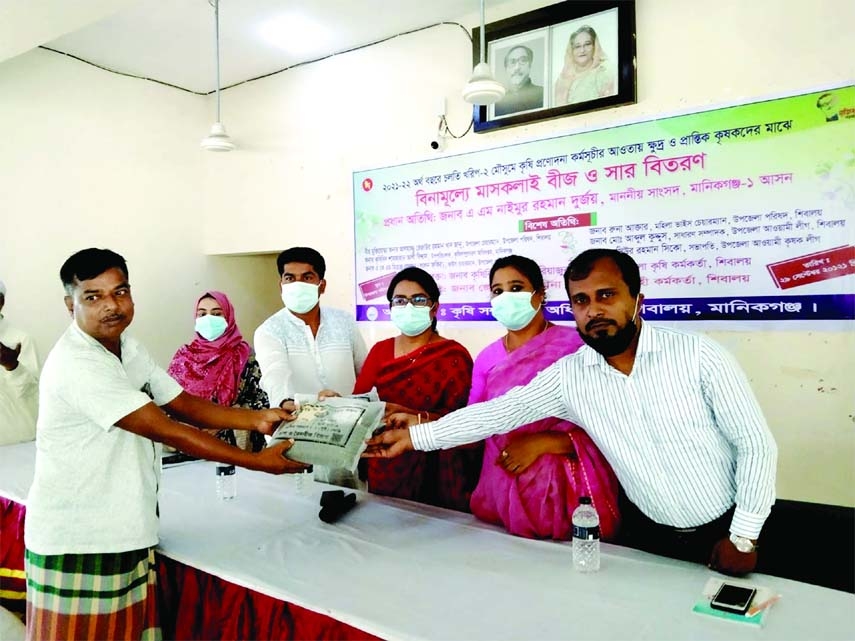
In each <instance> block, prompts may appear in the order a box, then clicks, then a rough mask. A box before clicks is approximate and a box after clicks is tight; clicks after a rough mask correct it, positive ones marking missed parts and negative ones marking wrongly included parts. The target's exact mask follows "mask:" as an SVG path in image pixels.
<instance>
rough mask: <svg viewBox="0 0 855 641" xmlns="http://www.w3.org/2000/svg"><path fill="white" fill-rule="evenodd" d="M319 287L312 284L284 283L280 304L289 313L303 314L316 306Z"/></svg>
mask: <svg viewBox="0 0 855 641" xmlns="http://www.w3.org/2000/svg"><path fill="white" fill-rule="evenodd" d="M319 287H320V286H319V285H313V284H312V283H301V282H299V281H298V282H296V283H284V284H283V285H282V302H283V303H284V304H285V307H287V308H288V310H289V311H292V312H294V313H295V314H305V313H306V312H308V311H309V310H311V309H312V308H313V307H314V306H315V305H317V304H318V296H319V295H320V294H319V293H318V288H319Z"/></svg>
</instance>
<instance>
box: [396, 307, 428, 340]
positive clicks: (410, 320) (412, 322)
mask: <svg viewBox="0 0 855 641" xmlns="http://www.w3.org/2000/svg"><path fill="white" fill-rule="evenodd" d="M431 309H432V308H430V307H415V306H414V305H413V304H412V303H407V304H406V305H405V306H404V307H393V308H392V311H391V315H392V322H393V323H394V324H395V327H397V328H398V329H399V330H401V333H402V334H405V335H407V336H418V335H419V334H421V333H422V332H423V331H425V330H426V329H427V328H428V327H430V326H431V324H432V323H433V319H432V318H431V317H430V310H431Z"/></svg>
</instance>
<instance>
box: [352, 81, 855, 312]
mask: <svg viewBox="0 0 855 641" xmlns="http://www.w3.org/2000/svg"><path fill="white" fill-rule="evenodd" d="M353 192H354V218H355V245H356V246H355V257H356V291H355V297H356V315H357V320H359V321H369V322H373V321H388V320H389V308H388V303H387V301H386V289H387V287H388V284H389V282H390V280H391V279H392V277H393V276H394V275H395V273H396V272H398V271H399V270H400V269H402V268H404V267H406V266H409V265H417V266H419V267H422V268H423V269H425V270H427V271H428V272H430V273H431V274H432V275H433V277H434V278H435V279H436V280H437V282H438V283H439V286H440V290H441V292H442V296H441V303H442V305H441V307H440V311H439V314H440V320H442V321H443V322H449V321H451V322H453V321H483V320H492V315H491V313H490V304H489V300H490V286H489V282H488V278H489V270H490V266H491V265H492V264H493V262H494V261H495V259H496V258H499V257H501V256H506V255H508V254H512V253H514V254H521V255H524V256H528V257H529V258H532V259H534V260H535V261H537V263H538V264H539V265H540V266H541V268H542V270H543V273H544V279H545V281H546V286H547V290H548V302H547V305H546V314H547V317H548V318H550V319H551V320H559V321H560V320H563V321H572V320H573V316H572V313H571V310H570V305H569V303H568V301H567V294H566V292H565V291H564V282H563V274H564V270H565V269H566V267H567V264H568V262H569V261H570V259H572V258H573V257H574V256H575V255H577V254H578V253H580V252H581V251H583V250H585V249H588V248H591V247H610V248H615V249H619V250H621V251H624V252H627V253H628V254H630V255H632V256H633V257H634V258H635V260H636V261H637V262H638V263H639V267H640V269H641V276H642V292H643V293H644V294H645V301H644V305H643V307H642V314H643V316H644V317H645V318H647V319H648V320H664V321H693V323H694V326H695V327H697V328H702V327H703V326H704V325H706V326H714V325H718V323H717V321H727V323H725V325H726V326H727V327H732V328H734V329H736V328H738V327H749V328H751V327H761V326H762V327H763V328H766V329H768V328H770V326H771V327H777V328H796V327H806V326H809V325H810V324H811V322H814V321H822V327H824V328H829V329H848V328H851V325H852V324H851V321H852V320H853V319H855V227H853V225H855V86H846V87H839V88H835V89H829V90H826V91H817V92H812V93H809V94H803V95H798V96H791V97H786V98H778V99H773V100H764V101H760V102H754V103H749V104H743V105H736V106H732V107H726V108H719V109H713V110H710V111H704V112H700V113H695V114H688V115H679V116H672V117H668V118H662V119H657V120H652V121H648V122H641V123H633V124H627V125H621V126H616V127H612V128H608V129H601V130H596V131H586V132H581V133H574V134H569V135H565V136H561V137H557V138H551V139H547V140H536V141H531V142H525V143H520V144H515V145H511V146H507V147H502V148H497V149H490V150H486V151H478V152H473V153H468V154H462V155H457V156H447V157H438V158H436V159H431V160H425V161H421V162H416V163H410V164H406V165H399V166H395V167H385V168H380V169H371V170H366V171H359V172H355V173H354V174H353ZM770 322H771V325H770Z"/></svg>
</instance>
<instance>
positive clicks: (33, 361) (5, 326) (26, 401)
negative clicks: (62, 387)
mask: <svg viewBox="0 0 855 641" xmlns="http://www.w3.org/2000/svg"><path fill="white" fill-rule="evenodd" d="M5 304H6V284H5V283H4V282H3V281H2V280H0V312H2V311H3V306H4V305H5ZM38 405H39V360H38V356H37V355H36V346H35V345H34V344H33V341H32V339H31V338H30V337H29V336H28V335H27V334H25V333H24V332H22V331H21V330H19V329H17V328H16V327H13V326H12V325H11V324H10V323H9V321H7V320H6V318H5V317H4V316H3V314H2V313H0V445H11V444H12V443H23V442H24V441H32V440H33V439H34V438H35V437H36V415H37V413H38Z"/></svg>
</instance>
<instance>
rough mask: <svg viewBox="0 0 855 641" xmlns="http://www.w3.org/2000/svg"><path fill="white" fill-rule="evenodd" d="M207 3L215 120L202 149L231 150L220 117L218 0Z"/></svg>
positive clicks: (230, 141) (231, 145) (233, 146)
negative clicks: (211, 14) (213, 65)
mask: <svg viewBox="0 0 855 641" xmlns="http://www.w3.org/2000/svg"><path fill="white" fill-rule="evenodd" d="M208 4H210V5H211V6H212V7H214V44H215V47H216V63H217V64H216V66H217V122H215V123H214V124H213V125H211V133H210V134H208V136H207V137H205V138H202V144H201V147H202V149H205V150H206V151H231V150H232V149H234V148H235V144H234V143H233V142H232V139H231V138H229V135H228V134H227V133H226V128H225V127H224V126H223V123H222V119H221V118H220V0H208Z"/></svg>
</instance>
